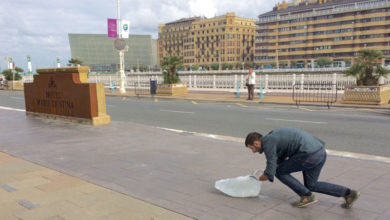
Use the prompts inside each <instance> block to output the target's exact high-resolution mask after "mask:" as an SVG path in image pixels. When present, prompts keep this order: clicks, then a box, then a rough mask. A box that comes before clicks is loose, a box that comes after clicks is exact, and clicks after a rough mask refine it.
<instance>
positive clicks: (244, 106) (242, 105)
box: [236, 103, 248, 108]
mask: <svg viewBox="0 0 390 220" xmlns="http://www.w3.org/2000/svg"><path fill="white" fill-rule="evenodd" d="M236 105H239V106H241V107H243V108H248V106H246V105H244V104H241V103H236Z"/></svg>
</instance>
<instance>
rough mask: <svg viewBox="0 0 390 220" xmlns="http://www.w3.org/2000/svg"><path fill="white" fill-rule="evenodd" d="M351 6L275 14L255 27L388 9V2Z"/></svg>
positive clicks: (257, 22)
mask: <svg viewBox="0 0 390 220" xmlns="http://www.w3.org/2000/svg"><path fill="white" fill-rule="evenodd" d="M352 4H354V7H349V8H333V9H329V10H323V11H315V9H313V11H312V12H309V13H302V14H295V15H282V16H281V15H280V14H277V15H276V16H275V17H272V18H260V19H259V20H257V21H256V22H255V23H256V24H257V25H261V24H264V23H268V22H274V21H284V20H292V19H298V18H308V17H314V16H321V15H332V14H341V13H346V12H355V11H363V10H369V9H377V8H379V9H382V8H386V7H390V2H380V3H376V4H373V5H369V6H359V3H352Z"/></svg>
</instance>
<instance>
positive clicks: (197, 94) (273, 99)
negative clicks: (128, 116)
mask: <svg viewBox="0 0 390 220" xmlns="http://www.w3.org/2000/svg"><path fill="white" fill-rule="evenodd" d="M106 95H108V96H132V97H134V96H137V95H136V94H135V92H134V90H127V91H126V93H125V94H120V93H119V91H116V92H111V91H109V90H107V91H106ZM247 96H248V95H247V93H241V95H240V97H236V95H235V94H234V93H233V92H221V91H196V90H195V91H194V90H192V91H191V90H190V91H189V92H188V95H185V96H175V97H169V96H158V95H155V96H151V95H150V94H145V95H138V96H137V97H141V98H158V99H162V98H163V99H186V100H199V101H213V102H215V101H216V102H233V103H236V102H239V103H260V104H279V105H296V103H295V102H294V101H293V99H292V95H291V94H290V93H285V92H283V93H281V92H279V93H277V92H275V93H266V94H264V97H263V98H262V99H260V97H259V95H255V97H254V100H247V98H248V97H247ZM341 97H342V95H339V97H338V99H337V102H336V103H334V104H332V105H331V107H344V108H367V109H384V110H390V103H388V104H384V105H357V104H345V103H343V102H342V98H341ZM300 105H302V106H324V107H326V106H327V105H326V103H318V102H302V103H301V104H300Z"/></svg>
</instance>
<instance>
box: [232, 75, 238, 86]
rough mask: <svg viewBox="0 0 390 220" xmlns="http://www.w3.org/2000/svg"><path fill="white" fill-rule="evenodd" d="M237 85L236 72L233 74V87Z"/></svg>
mask: <svg viewBox="0 0 390 220" xmlns="http://www.w3.org/2000/svg"><path fill="white" fill-rule="evenodd" d="M236 85H237V74H234V84H233V88H235V87H236Z"/></svg>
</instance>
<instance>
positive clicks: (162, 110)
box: [160, 109, 195, 114]
mask: <svg viewBox="0 0 390 220" xmlns="http://www.w3.org/2000/svg"><path fill="white" fill-rule="evenodd" d="M160 112H173V113H182V114H195V112H183V111H174V110H167V109H160Z"/></svg>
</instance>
